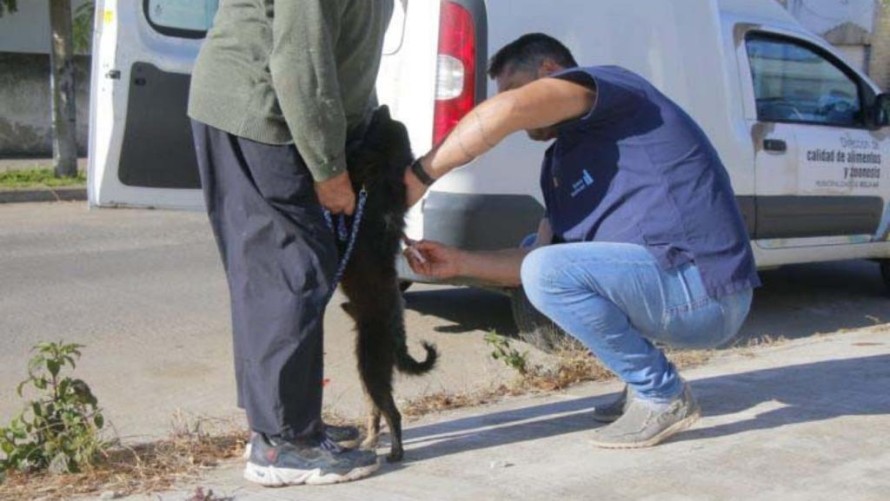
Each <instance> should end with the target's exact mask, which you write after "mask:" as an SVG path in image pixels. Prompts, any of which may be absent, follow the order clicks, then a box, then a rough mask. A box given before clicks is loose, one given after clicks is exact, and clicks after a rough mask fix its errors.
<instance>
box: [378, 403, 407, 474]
mask: <svg viewBox="0 0 890 501" xmlns="http://www.w3.org/2000/svg"><path fill="white" fill-rule="evenodd" d="M385 398H386V403H385V405H384V408H383V409H381V412H382V413H383V418H384V419H386V426H388V427H389V436H390V443H391V445H390V449H389V456H388V457H387V458H386V460H387V461H389V462H391V463H392V462H396V461H401V460H402V457H403V456H404V455H405V450H404V449H403V448H402V415H401V414H399V409H398V408H397V407H396V402H395V400H393V398H392V393H390V394H388V395H386V396H385Z"/></svg>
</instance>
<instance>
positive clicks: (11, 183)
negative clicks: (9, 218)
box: [0, 169, 87, 189]
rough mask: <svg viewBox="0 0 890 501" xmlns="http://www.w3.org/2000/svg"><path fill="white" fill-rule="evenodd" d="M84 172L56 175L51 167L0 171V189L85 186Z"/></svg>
mask: <svg viewBox="0 0 890 501" xmlns="http://www.w3.org/2000/svg"><path fill="white" fill-rule="evenodd" d="M86 182H87V176H86V173H85V172H78V173H77V176H75V177H56V176H55V174H54V173H53V170H52V169H25V170H11V171H7V172H0V189H2V188H7V189H21V188H59V187H65V186H85V185H86Z"/></svg>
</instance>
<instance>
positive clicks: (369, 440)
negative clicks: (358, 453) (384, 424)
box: [361, 436, 380, 450]
mask: <svg viewBox="0 0 890 501" xmlns="http://www.w3.org/2000/svg"><path fill="white" fill-rule="evenodd" d="M379 441H380V437H379V436H368V437H366V438H365V439H364V440H362V445H361V448H362V449H364V450H374V449H376V448H377V443H378V442H379Z"/></svg>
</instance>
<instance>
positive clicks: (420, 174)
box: [411, 158, 436, 186]
mask: <svg viewBox="0 0 890 501" xmlns="http://www.w3.org/2000/svg"><path fill="white" fill-rule="evenodd" d="M411 172H413V173H414V175H415V176H416V177H417V179H419V180H420V182H421V183H423V184H424V186H430V185H431V184H433V183H434V182H436V180H435V179H433V178H432V177H430V175H429V174H427V172H426V170H425V169H424V168H423V164H421V163H420V158H418V159H417V160H415V161H414V163H412V164H411Z"/></svg>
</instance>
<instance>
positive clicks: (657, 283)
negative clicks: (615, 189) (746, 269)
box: [522, 242, 751, 402]
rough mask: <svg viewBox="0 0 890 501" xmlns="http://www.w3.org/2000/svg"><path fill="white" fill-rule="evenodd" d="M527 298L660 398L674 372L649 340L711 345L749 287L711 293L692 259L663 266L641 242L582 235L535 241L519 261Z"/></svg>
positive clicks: (639, 390)
mask: <svg viewBox="0 0 890 501" xmlns="http://www.w3.org/2000/svg"><path fill="white" fill-rule="evenodd" d="M522 285H523V287H524V288H525V292H526V294H527V295H528V298H529V300H530V301H531V303H532V304H533V305H534V306H535V308H537V309H538V310H539V311H540V312H541V313H543V314H544V315H546V316H547V317H549V318H550V319H551V320H553V321H554V322H555V323H556V324H557V325H559V326H560V327H561V328H562V329H563V330H565V331H566V332H567V333H569V334H571V335H572V336H574V337H575V338H577V339H578V340H579V341H581V342H582V343H584V345H585V346H587V347H588V348H589V349H590V351H591V352H593V354H594V355H596V356H597V357H598V358H599V359H600V360H601V361H602V363H603V364H604V365H605V366H606V367H607V368H608V369H610V370H611V371H613V372H614V373H615V374H617V375H618V376H619V377H620V378H621V379H622V380H624V382H626V383H627V384H628V385H629V386H630V387H631V389H633V390H634V392H635V393H636V395H638V396H639V397H641V398H643V399H645V400H651V401H657V402H666V401H669V400H671V399H673V398H674V397H676V396H677V395H679V394H680V392H681V391H682V385H681V381H680V377H679V375H678V374H677V370H676V368H675V367H674V366H673V364H671V363H670V362H669V361H668V360H667V358H666V357H665V355H664V352H662V351H661V350H660V349H658V348H656V347H655V346H654V345H653V344H652V341H658V342H662V343H665V344H668V345H671V346H676V347H680V348H712V347H715V346H718V345H720V344H722V343H724V342H726V341H728V340H729V339H731V338H732V337H733V336H734V335H735V334H736V333H737V332H738V330H739V328H740V327H741V325H742V322H744V320H745V317H746V316H747V315H748V310H749V309H750V307H751V290H750V289H745V290H742V291H739V292H736V293H734V294H729V295H726V296H722V297H718V298H712V297H710V296H708V294H707V292H705V288H704V285H703V284H702V280H701V275H700V274H699V271H698V268H697V267H696V266H695V265H694V264H686V265H683V266H680V267H677V268H675V269H672V270H667V271H665V270H663V269H662V268H661V266H660V265H659V264H658V262H657V261H656V260H655V258H654V257H652V254H650V253H649V251H647V250H646V249H645V248H644V247H642V246H639V245H633V244H622V243H601V242H581V243H570V244H560V245H549V246H546V247H541V248H538V249H536V250H535V251H533V252H532V253H530V254H529V255H528V256H527V257H526V258H525V260H524V261H523V263H522Z"/></svg>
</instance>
